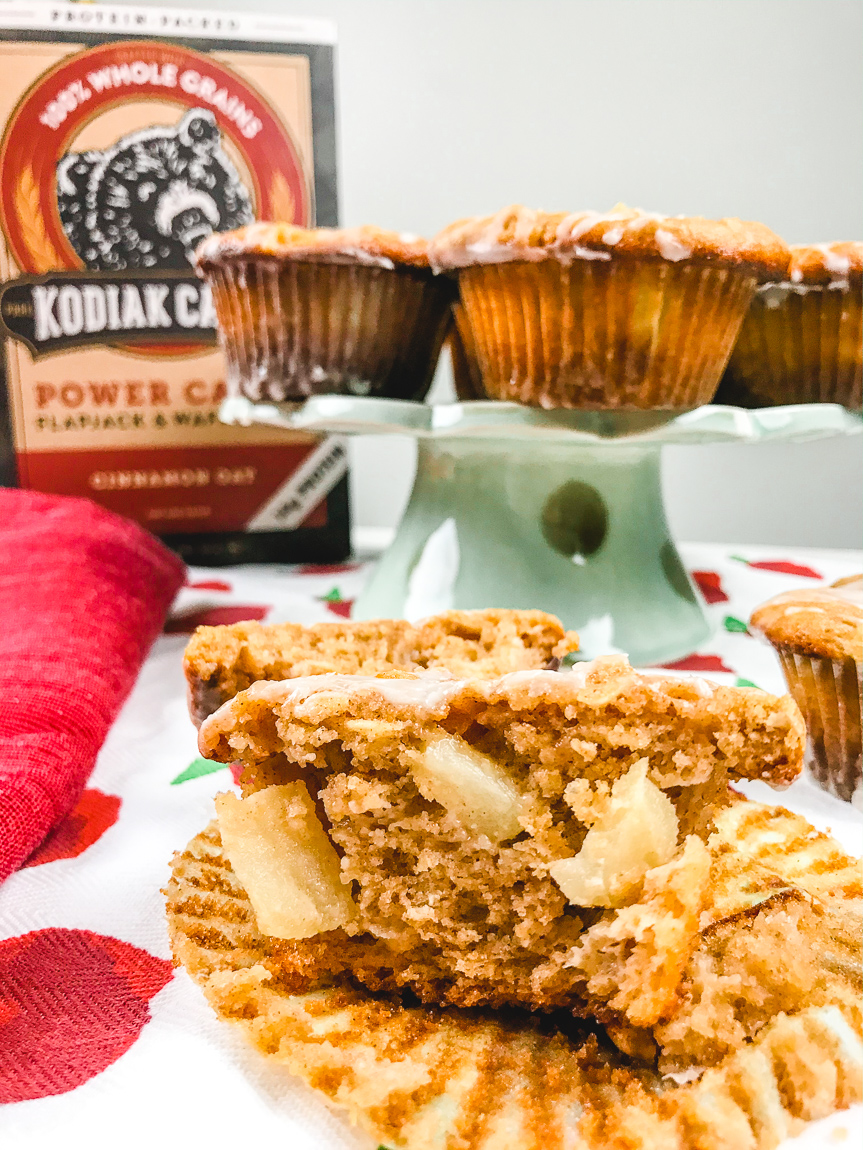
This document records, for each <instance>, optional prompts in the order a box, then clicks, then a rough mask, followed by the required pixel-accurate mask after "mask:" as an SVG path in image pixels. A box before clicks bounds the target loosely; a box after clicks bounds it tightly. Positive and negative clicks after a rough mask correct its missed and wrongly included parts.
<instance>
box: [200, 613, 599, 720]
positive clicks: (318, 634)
mask: <svg viewBox="0 0 863 1150" xmlns="http://www.w3.org/2000/svg"><path fill="white" fill-rule="evenodd" d="M576 650H578V636H577V635H576V633H575V632H574V631H565V630H564V628H563V624H562V623H561V622H560V620H558V619H556V618H555V617H554V615H548V614H546V613H545V612H544V611H514V610H507V609H504V608H501V609H497V608H490V609H488V610H485V611H444V612H443V613H442V614H440V615H431V616H429V618H427V619H423V620H421V621H420V622H418V623H408V622H406V621H405V620H403V619H370V620H368V621H366V622H355V623H354V622H351V623H314V624H312V625H311V626H308V627H307V626H302V625H301V624H299V623H276V624H270V625H267V626H264V625H262V624H260V623H235V624H233V625H232V626H229V627H199V628H198V629H197V631H195V634H194V635H193V636H192V638H191V640H190V641H189V645H188V646H187V647H186V654H185V659H184V667H185V672H186V681H187V683H188V688H189V710H190V712H191V715H192V720H193V722H194V723H195V725H196V726H200V724H201V723H202V722H203V720H204V719H206V717H207V716H208V715H210V714H212V713H213V711H216V710H218V708H219V707H221V705H222V703H225V702H227V701H228V699H232V698H233V697H234V695H236V694H237V692H238V691H242V690H245V688H246V687H249V686H251V684H252V683H255V682H257V681H258V680H260V679H271V680H278V679H294V678H298V677H300V676H305V675H324V674H328V673H331V672H339V673H341V674H343V675H376V674H379V673H380V672H382V671H389V670H392V669H393V668H401V669H402V670H408V671H414V670H420V669H423V668H427V667H445V668H446V669H447V670H448V671H452V673H453V674H454V675H461V676H463V677H471V678H494V677H495V676H496V675H503V674H506V672H507V671H522V670H531V669H536V670H542V669H543V668H548V667H553V666H557V665H559V663H560V660H561V659H562V658H563V657H564V656H565V655H567V654H569V653H570V652H571V651H576Z"/></svg>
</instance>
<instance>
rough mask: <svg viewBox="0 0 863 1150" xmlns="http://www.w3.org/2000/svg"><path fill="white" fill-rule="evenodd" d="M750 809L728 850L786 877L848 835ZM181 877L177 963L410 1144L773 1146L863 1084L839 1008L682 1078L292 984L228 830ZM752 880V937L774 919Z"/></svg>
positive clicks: (776, 1027) (516, 1021) (226, 1008)
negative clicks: (240, 874)
mask: <svg viewBox="0 0 863 1150" xmlns="http://www.w3.org/2000/svg"><path fill="white" fill-rule="evenodd" d="M739 805H740V806H741V807H742V808H744V809H743V810H742V812H741V817H740V818H736V819H734V820H733V821H732V825H731V827H730V828H729V829H730V832H731V835H730V837H728V836H722V837H723V839H724V841H726V842H727V845H728V848H729V849H731V850H735V849H737V844H738V842H740V844H741V849H742V850H743V851H744V852H745V855H746V857H750V856H751V858H752V860H753V861H757V859H758V858H760V856H761V855H762V853H764V850H765V849H766V851H767V853H768V854H769V855H771V856H775V855H776V852H777V851H779V852H780V855H781V859H780V860H779V863H780V865H779V868H778V870H777V871H776V873H778V874H780V875H782V874H783V871H784V865H783V864H784V862H785V861H787V862H790V864H791V869H792V871H793V869H794V866H793V864H794V860H796V859H797V853H798V848H799V845H800V844H801V843H802V848H803V852H804V855H805V857H806V858H808V857H809V856H810V855H811V854H812V852H813V851H816V852H818V857H819V858H820V857H821V854H822V853H823V847H820V846H819V844H820V843H821V842H822V840H823V842H824V843H826V844H827V845H828V846H831V845H835V844H830V840H824V839H823V836H820V835H815V836H813V835H812V834H811V828H809V827H808V826H807V824H805V821H804V820H802V819H799V818H797V816H791V815H789V814H788V812H787V811H782V810H781V808H770V807H761V806H760V805H759V804H749V803H742V804H739ZM750 808H751V814H752V815H753V816H754V824H753V825H754V827H755V831H754V834H753V833H752V832H751V831H748V830H747V827H748V825H749V823H750V822H751V821H752V820H750V819H748V818H747V816H748V814H749V812H750ZM741 818H742V822H741ZM789 821H790V822H791V824H792V825H791V827H790V829H789V828H788V826H786V824H788V823H789ZM798 824H802V826H803V832H804V833H802V834H801V832H800V828H799V825H798ZM720 834H721V831H720ZM765 834H766V846H765V845H762V844H760V841H759V840H760V838H761V837H762V836H763V835H765ZM786 850H790V851H791V855H790V856H788V859H787V860H786V856H785V854H784V853H783V852H785V851H786ZM826 862H827V868H826V870H827V873H829V874H830V876H831V878H830V879H829V880H828V888H829V889H831V890H832V889H833V887H834V886H835V883H836V879H842V880H843V881H844V887H848V886H850V885H851V884H849V882H848V881H847V879H846V878H845V875H846V869H847V864H848V862H849V860H847V859H845V858H844V857H840V858H839V859H838V860H833V865H830V863H831V860H830V858H829V857H828V859H827V860H826ZM771 866H772V863H771ZM172 871H173V874H172V878H171V881H170V883H169V885H168V888H167V889H166V891H165V894H166V896H167V910H168V927H169V933H170V937H171V946H172V949H173V952H174V956H175V959H176V960H177V961H178V962H180V963H182V964H183V966H184V967H185V968H186V970H187V971H188V972H189V974H190V975H191V976H192V978H193V979H194V980H195V981H196V982H197V983H198V984H199V985H200V986H201V987H202V989H203V991H204V993H205V995H206V996H207V999H208V1000H209V1002H210V1005H211V1006H212V1007H213V1009H214V1010H215V1011H216V1013H217V1014H218V1015H219V1016H220V1017H221V1018H222V1019H224V1020H225V1021H226V1022H230V1023H232V1024H233V1025H234V1026H236V1027H238V1028H239V1029H240V1030H241V1031H242V1032H243V1034H244V1036H245V1037H246V1039H247V1040H248V1041H249V1042H250V1043H251V1044H252V1045H254V1046H255V1047H257V1049H258V1050H259V1052H260V1053H261V1054H262V1055H263V1056H264V1058H266V1059H268V1060H270V1061H271V1063H272V1064H273V1065H274V1066H275V1067H276V1068H278V1069H280V1070H288V1071H290V1072H291V1073H293V1074H295V1075H297V1076H298V1077H299V1078H301V1079H302V1080H303V1081H304V1082H306V1083H308V1084H309V1085H311V1086H313V1087H315V1088H316V1089H317V1090H318V1091H320V1092H321V1093H322V1094H323V1095H324V1096H325V1097H326V1098H327V1099H328V1100H329V1101H330V1102H332V1103H334V1104H335V1106H336V1107H338V1108H339V1109H341V1110H343V1111H345V1112H346V1114H347V1116H348V1117H349V1118H350V1119H351V1121H352V1122H355V1123H356V1124H357V1125H359V1126H361V1127H362V1128H363V1129H365V1130H366V1131H368V1132H369V1133H370V1134H372V1135H373V1136H374V1137H375V1138H376V1139H378V1140H379V1141H381V1142H382V1143H384V1144H385V1145H387V1146H390V1147H393V1148H394V1150H468V1148H470V1150H515V1148H516V1147H517V1148H519V1150H576V1147H583V1148H584V1150H609V1148H611V1147H620V1148H622V1147H624V1146H625V1147H629V1148H631V1150H636V1148H638V1150H730V1148H731V1147H732V1146H733V1147H735V1148H736V1147H751V1148H753V1150H754V1148H755V1147H756V1146H757V1147H758V1148H759V1150H771V1148H772V1147H776V1146H777V1145H778V1144H779V1142H781V1141H782V1140H783V1139H784V1138H786V1137H789V1136H791V1135H794V1134H797V1133H798V1132H799V1131H800V1130H801V1129H802V1128H803V1127H804V1126H805V1125H806V1122H807V1121H812V1120H814V1119H817V1118H821V1117H825V1116H826V1115H828V1114H830V1113H832V1112H834V1111H835V1110H839V1109H843V1108H845V1107H848V1106H850V1105H852V1104H853V1103H855V1102H857V1101H859V1100H860V1098H861V1094H863V1089H861V1086H863V1082H861V1067H863V1046H861V1042H860V1036H859V1034H858V1032H857V1023H856V1022H851V1021H850V1019H849V1017H848V1016H847V1015H846V1013H845V1012H844V1011H843V1010H842V1009H840V1008H839V1007H838V1006H833V1005H826V1006H814V1007H810V1008H808V1009H805V1010H803V1011H801V1012H800V1013H799V1014H795V1015H790V1016H789V1015H785V1014H779V1015H776V1016H775V1017H773V1018H772V1019H771V1021H769V1022H768V1023H767V1024H766V1025H765V1026H764V1027H763V1029H761V1030H760V1031H759V1033H758V1035H757V1037H756V1038H755V1040H754V1041H753V1042H751V1043H747V1044H745V1045H743V1046H742V1047H741V1048H740V1049H739V1050H737V1051H735V1052H733V1053H731V1054H729V1055H727V1056H726V1057H725V1058H723V1059H722V1061H721V1062H720V1063H719V1064H718V1065H717V1066H715V1067H712V1068H710V1069H708V1070H707V1071H706V1072H705V1073H704V1074H703V1076H702V1077H701V1078H700V1079H699V1080H698V1081H695V1082H690V1083H683V1084H680V1085H678V1084H676V1083H675V1082H673V1081H672V1080H671V1079H667V1080H664V1081H660V1079H659V1078H658V1075H657V1073H656V1072H655V1071H654V1070H652V1069H648V1068H642V1067H639V1066H638V1064H637V1063H634V1064H633V1063H630V1061H629V1060H628V1059H621V1058H620V1057H619V1056H617V1055H616V1054H615V1053H614V1051H613V1050H611V1049H609V1047H608V1046H606V1045H605V1044H603V1043H601V1042H600V1043H599V1044H598V1043H597V1042H596V1041H594V1040H593V1039H592V1038H591V1037H590V1035H589V1034H585V1033H584V1032H579V1031H577V1030H576V1031H575V1032H573V1033H572V1034H567V1033H566V1032H560V1031H557V1030H556V1029H555V1028H554V1027H553V1026H549V1025H548V1024H547V1023H543V1021H542V1020H541V1019H540V1018H538V1017H537V1016H534V1017H533V1018H531V1017H528V1016H526V1015H524V1014H519V1013H517V1012H496V1011H462V1010H456V1009H449V1010H437V1009H433V1008H430V1007H422V1006H416V1005H408V1004H404V1003H402V1002H401V1001H400V1000H398V999H388V998H383V997H380V996H376V995H373V994H370V993H369V992H368V991H365V990H363V989H361V988H357V987H354V986H352V985H350V984H342V985H336V986H330V987H321V988H319V989H314V990H304V989H301V988H298V987H291V986H289V985H286V984H285V982H284V981H282V980H281V979H280V978H279V976H278V973H277V971H278V963H277V962H273V960H272V947H273V946H274V945H275V946H276V947H278V940H274V939H267V938H264V937H263V936H261V935H260V934H259V933H258V931H257V926H256V922H255V917H254V912H253V910H252V908H251V906H250V904H249V902H248V898H247V896H246V893H245V891H244V890H243V888H242V887H241V886H240V884H239V882H238V881H237V877H236V875H235V874H234V872H233V871H232V869H231V867H230V863H229V862H228V861H227V859H226V858H225V856H224V855H223V853H222V849H221V843H220V840H219V835H218V830H217V827H216V824H215V823H212V824H211V825H210V826H209V827H208V828H207V829H206V830H205V831H203V832H202V833H201V834H199V835H197V836H196V837H195V838H194V839H193V840H192V841H191V842H190V843H189V845H188V847H187V848H186V850H185V851H184V852H182V853H181V854H178V855H176V856H175V858H174V862H173V867H172ZM822 872H824V867H819V868H818V870H817V874H818V876H819V878H821V877H823V873H822ZM747 873H748V872H747V871H746V870H745V869H744V871H743V872H742V874H741V876H740V877H741V881H742V882H743V889H742V890H741V892H740V894H741V895H742V896H743V901H744V904H745V906H746V907H747V909H745V910H744V911H743V912H742V913H741V914H740V915H739V916H738V917H739V928H740V929H742V930H746V929H747V926H748V923H749V921H750V918H751V915H752V914H753V913H757V910H755V909H754V908H752V907H751V906H750V905H749V904H750V903H751V899H749V898H748V897H747V891H748V887H749V885H750V884H749V883H748V881H746V880H747ZM807 873H808V872H807ZM792 881H793V880H792ZM738 897H739V896H738ZM814 945H816V946H817V945H818V944H817V942H815V943H814ZM827 950H828V956H827V958H826V959H825V977H826V978H827V979H828V981H829V980H834V981H835V980H838V982H839V983H840V984H841V985H842V986H843V987H845V986H846V984H847V985H848V986H850V987H851V988H852V991H851V993H852V996H853V988H855V987H856V973H855V964H854V963H853V962H850V961H849V960H848V959H847V958H846V956H845V952H844V950H842V959H841V960H840V961H837V960H836V954H835V953H834V951H835V950H836V948H835V946H832V945H831V946H830V947H828V948H827ZM274 975H275V976H274Z"/></svg>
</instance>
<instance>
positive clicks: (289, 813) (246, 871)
mask: <svg viewBox="0 0 863 1150" xmlns="http://www.w3.org/2000/svg"><path fill="white" fill-rule="evenodd" d="M216 812H217V814H218V817H219V832H220V834H221V836H222V845H223V847H224V849H225V853H226V854H227V856H228V858H229V859H230V861H231V866H232V867H233V869H234V872H235V873H236V875H237V878H238V879H239V880H240V882H241V883H242V884H243V886H244V887H245V890H246V894H247V895H248V896H249V902H251V904H252V908H253V909H254V912H255V917H256V918H257V920H258V927H259V928H260V930H261V932H262V934H269V935H272V936H273V937H274V938H310V937H311V936H312V935H315V934H320V933H321V931H325V930H335V929H336V927H339V926H344V924H345V923H347V922H349V921H350V919H352V918H353V916H354V914H355V913H356V907H355V906H354V902H353V899H352V898H351V896H350V891H349V890H348V887H346V886H345V885H344V883H342V881H341V879H340V878H339V856H338V855H337V854H336V850H335V847H334V846H333V844H332V843H331V842H330V840H329V838H328V837H327V834H326V832H325V831H324V828H323V827H322V826H321V822H320V819H319V818H318V816H317V814H316V813H315V807H314V804H313V802H312V800H311V798H310V796H309V792H308V790H307V789H306V786H305V783H300V782H296V783H286V784H285V785H284V786H278V787H265V788H264V790H262V791H257V792H256V793H255V794H253V795H249V796H248V798H245V799H238V798H237V796H236V795H233V794H222V795H217V796H216Z"/></svg>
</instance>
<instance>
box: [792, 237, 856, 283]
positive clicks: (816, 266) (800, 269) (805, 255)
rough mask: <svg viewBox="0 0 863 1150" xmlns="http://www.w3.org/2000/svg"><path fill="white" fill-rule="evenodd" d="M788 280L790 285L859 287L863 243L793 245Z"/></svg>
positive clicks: (851, 241)
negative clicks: (855, 285)
mask: <svg viewBox="0 0 863 1150" xmlns="http://www.w3.org/2000/svg"><path fill="white" fill-rule="evenodd" d="M788 278H789V280H790V281H791V283H793V284H807V285H808V284H813V285H816V286H818V285H821V286H828V287H829V286H830V285H831V284H833V285H836V286H842V287H844V286H845V285H846V284H851V283H855V284H857V285H859V284H860V283H861V282H863V243H861V242H860V241H859V240H849V241H847V242H839V243H835V244H793V245H792V247H791V263H790V264H789V265H788Z"/></svg>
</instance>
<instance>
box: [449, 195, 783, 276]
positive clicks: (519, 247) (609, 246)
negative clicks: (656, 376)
mask: <svg viewBox="0 0 863 1150" xmlns="http://www.w3.org/2000/svg"><path fill="white" fill-rule="evenodd" d="M618 256H630V257H632V256H636V257H641V258H647V259H662V260H668V261H670V262H671V263H678V262H680V261H681V260H686V261H688V262H693V263H695V262H697V263H709V264H716V265H719V266H721V267H735V268H745V269H746V270H748V271H749V272H750V273H752V274H754V275H755V276H756V278H757V279H759V280H765V281H766V280H775V279H776V277H777V276H780V277H782V276H784V275H785V272H786V269H787V267H788V258H789V251H788V247H787V246H786V244H785V242H784V241H783V240H781V239H780V238H779V236H777V235H776V234H775V233H774V232H772V231H771V230H770V229H769V228H767V227H765V225H764V224H759V223H750V222H747V221H745V220H737V219H724V220H706V219H703V218H702V217H701V216H692V217H689V218H687V217H685V216H662V215H657V214H656V213H654V212H643V211H641V210H640V209H639V208H629V207H627V206H626V205H625V204H618V205H617V206H616V207H614V208H612V209H611V211H610V212H570V213H566V212H554V213H551V212H540V211H534V210H533V209H532V208H525V207H522V206H521V205H518V204H516V205H513V206H510V207H507V208H503V209H502V210H501V211H499V212H498V213H497V215H494V216H482V217H481V216H475V217H473V218H470V219H464V220H457V221H456V222H455V223H454V224H450V225H449V227H446V228H444V229H443V231H442V232H438V234H437V235H436V236H435V237H434V239H433V240H432V241H431V242H430V243H429V259H430V261H431V265H432V267H433V268H434V269H435V270H436V271H442V270H448V269H453V268H463V267H468V266H470V265H472V264H488V263H509V262H514V261H517V260H528V261H533V260H544V259H559V260H562V261H566V260H573V259H584V260H603V261H606V260H610V259H612V258H614V257H618Z"/></svg>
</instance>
